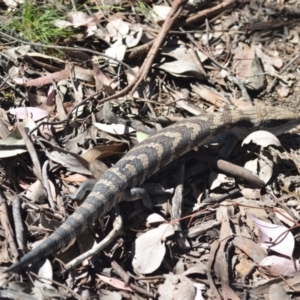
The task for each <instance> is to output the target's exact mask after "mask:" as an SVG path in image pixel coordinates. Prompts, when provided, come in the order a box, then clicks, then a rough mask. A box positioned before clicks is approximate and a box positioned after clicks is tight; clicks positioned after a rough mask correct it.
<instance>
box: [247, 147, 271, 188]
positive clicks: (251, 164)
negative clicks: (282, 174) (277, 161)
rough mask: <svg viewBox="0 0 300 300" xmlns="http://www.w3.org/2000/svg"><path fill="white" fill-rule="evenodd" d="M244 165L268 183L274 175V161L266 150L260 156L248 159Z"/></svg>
mask: <svg viewBox="0 0 300 300" xmlns="http://www.w3.org/2000/svg"><path fill="white" fill-rule="evenodd" d="M244 167H245V168H246V169H247V170H249V171H251V172H252V173H253V174H257V175H258V176H259V178H260V179H261V180H263V181H264V182H265V183H266V184H267V183H268V182H269V180H270V179H271V177H272V175H273V168H274V162H273V160H272V158H271V157H270V155H268V153H266V152H265V151H264V152H262V153H260V155H259V157H258V158H256V159H253V160H249V161H247V162H246V163H245V166H244Z"/></svg>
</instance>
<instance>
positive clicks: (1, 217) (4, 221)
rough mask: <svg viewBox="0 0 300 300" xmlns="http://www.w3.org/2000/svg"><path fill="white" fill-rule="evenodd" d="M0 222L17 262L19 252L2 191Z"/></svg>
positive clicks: (14, 259) (0, 197) (0, 196)
mask: <svg viewBox="0 0 300 300" xmlns="http://www.w3.org/2000/svg"><path fill="white" fill-rule="evenodd" d="M0 222H1V226H2V229H3V230H4V234H5V241H6V243H7V244H8V245H9V248H10V251H11V254H12V257H13V262H15V261H17V257H18V256H19V253H18V249H17V247H16V243H15V241H14V238H13V232H12V229H11V226H10V222H9V218H8V212H7V207H6V201H5V200H4V198H3V197H2V195H1V193H0Z"/></svg>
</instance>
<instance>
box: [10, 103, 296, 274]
mask: <svg viewBox="0 0 300 300" xmlns="http://www.w3.org/2000/svg"><path fill="white" fill-rule="evenodd" d="M299 123H300V118H299V116H298V114H297V113H296V112H291V111H289V110H286V109H278V108H271V107H255V108H250V109H247V110H237V111H225V112H220V113H212V114H203V115H200V116H196V117H191V118H188V119H186V120H183V121H180V122H178V123H175V124H173V125H171V126H169V127H167V128H164V129H163V130H161V131H159V132H157V133H155V134H154V135H151V136H149V137H148V138H147V139H146V140H145V141H143V142H142V143H140V144H139V145H137V146H136V147H134V148H133V149H131V150H130V151H129V152H128V153H127V154H126V155H125V156H124V157H123V158H122V159H120V160H119V161H118V162H117V163H116V164H115V165H114V166H113V167H111V168H110V169H109V170H107V171H106V172H105V173H104V174H103V175H102V176H101V177H100V178H99V179H98V181H97V183H96V185H95V186H94V188H93V190H92V192H91V193H90V194H89V195H88V197H87V199H86V200H85V201H84V202H83V203H82V205H81V206H80V207H79V208H78V209H77V210H76V211H75V212H74V213H73V214H72V215H71V216H70V217H69V218H68V219H67V220H66V221H65V222H64V223H63V224H62V225H61V226H60V227H59V228H58V229H56V230H55V231H54V232H53V233H52V234H51V235H50V236H49V237H48V238H47V239H45V241H43V242H42V243H41V244H40V245H39V246H37V247H36V248H34V249H33V250H31V251H30V252H29V253H27V254H26V255H25V256H23V257H22V258H21V259H20V260H19V261H18V262H16V263H14V264H13V265H11V266H10V267H9V268H8V269H7V270H6V272H10V271H12V272H16V271H18V270H20V269H22V268H24V267H25V266H27V265H29V264H32V263H34V262H36V261H37V260H39V259H41V258H43V257H45V256H47V255H49V254H51V253H53V252H54V251H56V250H57V249H59V248H61V247H63V246H64V245H66V244H67V243H68V242H69V241H71V240H72V239H74V238H75V237H76V236H77V235H78V234H80V233H81V232H83V230H85V229H86V228H87V227H88V226H89V225H91V224H92V223H93V222H95V221H96V220H97V218H99V217H103V216H104V215H105V214H106V213H107V212H108V211H109V210H110V209H111V208H112V207H114V206H115V205H117V203H118V200H119V197H120V195H121V194H122V192H124V191H125V189H126V188H130V187H135V186H138V185H139V184H141V183H143V182H144V181H145V180H146V179H147V178H149V177H150V176H151V175H152V174H154V173H156V172H157V171H158V170H159V169H160V168H162V167H163V166H165V165H167V164H168V163H170V162H172V161H174V160H175V159H177V158H178V157H180V156H181V155H183V154H185V153H187V152H188V151H190V150H192V149H194V148H195V147H198V146H201V145H204V144H207V143H209V142H211V141H213V140H215V139H216V138H217V137H218V136H220V134H222V133H224V132H228V131H233V132H234V133H236V134H237V135H238V136H239V138H240V139H241V138H243V137H245V136H246V135H247V134H248V133H250V132H253V131H255V130H258V129H264V130H267V131H270V132H272V133H274V134H276V135H279V134H281V133H284V132H286V131H288V130H290V129H291V128H293V127H295V126H297V125H299Z"/></svg>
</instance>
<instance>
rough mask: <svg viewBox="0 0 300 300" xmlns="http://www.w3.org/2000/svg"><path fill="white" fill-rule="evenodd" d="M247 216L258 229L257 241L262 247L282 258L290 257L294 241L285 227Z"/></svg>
mask: <svg viewBox="0 0 300 300" xmlns="http://www.w3.org/2000/svg"><path fill="white" fill-rule="evenodd" d="M247 215H248V217H249V218H250V219H251V220H252V221H253V222H254V224H255V225H256V226H257V227H258V229H259V234H258V240H259V241H260V242H261V243H262V245H263V246H265V247H266V248H268V249H270V250H272V251H275V252H277V253H279V254H282V255H284V256H287V257H292V255H293V252H294V247H295V239H294V237H293V235H292V233H291V232H290V231H289V229H288V228H287V227H284V226H280V225H275V224H271V223H267V222H264V221H262V220H260V219H258V218H256V217H255V216H254V215H251V214H247Z"/></svg>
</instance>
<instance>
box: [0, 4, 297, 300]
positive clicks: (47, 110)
mask: <svg viewBox="0 0 300 300" xmlns="http://www.w3.org/2000/svg"><path fill="white" fill-rule="evenodd" d="M28 3H29V2H28ZM28 3H25V4H21V3H18V2H15V1H14V2H10V1H5V2H4V4H3V6H2V8H1V12H2V15H3V24H6V25H5V26H4V25H3V27H2V28H1V33H0V40H1V57H2V59H1V66H0V68H1V73H0V78H1V81H2V83H1V85H0V86H1V89H0V97H1V108H0V116H1V118H0V137H1V140H0V157H1V159H0V169H1V183H2V184H1V190H2V194H1V198H0V205H1V227H0V228H1V229H0V234H1V238H0V240H1V270H2V271H3V270H5V268H6V267H7V266H8V265H10V264H11V262H12V261H14V260H16V257H17V256H18V254H19V255H23V254H24V253H25V252H27V251H28V250H30V249H32V248H33V247H36V245H37V244H39V243H41V242H42V241H43V240H45V239H47V237H48V236H49V235H50V234H51V232H53V230H55V228H57V227H58V226H59V225H61V224H62V223H63V222H64V220H65V219H66V218H67V217H68V216H69V215H71V214H72V212H73V211H74V210H75V209H76V207H78V206H79V205H80V204H81V201H82V200H80V199H77V200H74V199H73V197H72V195H74V194H75V193H76V191H77V189H78V187H79V186H80V184H81V183H82V182H88V181H87V180H88V179H91V178H98V177H99V176H101V174H103V173H104V172H105V171H106V170H107V169H108V168H109V167H111V166H113V165H114V163H115V162H116V161H118V160H119V159H120V158H121V157H122V156H123V155H124V154H125V153H126V152H127V151H128V150H129V149H131V148H132V147H134V146H135V145H137V144H138V143H140V142H141V141H142V140H144V139H146V138H147V137H148V136H149V135H150V134H151V133H153V132H156V131H158V130H160V129H161V128H163V127H165V126H168V125H170V124H171V123H173V122H175V121H177V120H180V119H183V118H186V117H188V116H192V115H199V114H202V113H205V112H213V111H216V110H218V109H219V108H223V109H224V108H225V109H232V108H233V107H234V106H235V107H237V108H246V107H249V106H252V105H256V106H259V105H273V106H280V107H289V108H290V109H291V110H296V111H299V109H298V107H299V84H298V82H300V81H299V70H298V69H299V67H298V65H299V63H300V56H299V54H298V53H299V32H300V27H299V25H298V24H299V20H298V18H297V12H298V8H297V4H296V2H295V1H284V3H281V4H277V3H271V2H269V1H250V2H239V3H237V2H236V1H232V0H226V1H213V2H210V1H189V2H188V3H187V4H186V5H185V6H184V9H183V10H182V12H181V14H180V16H176V17H175V18H173V20H172V19H170V15H169V12H170V10H172V7H176V5H178V1H176V0H175V1H174V3H173V6H172V7H171V6H169V5H167V3H161V2H155V3H150V2H147V3H144V2H140V1H133V2H126V3H123V2H118V1H115V2H113V1H106V2H105V4H103V5H97V4H93V5H91V3H88V2H87V3H85V4H84V7H85V8H84V9H82V7H81V6H74V7H73V9H71V6H69V4H68V3H65V2H62V3H56V5H55V6H53V3H52V2H51V3H50V2H48V1H46V3H43V5H41V9H40V12H39V15H34V16H33V15H32V16H30V18H31V21H32V24H33V23H34V22H33V21H35V22H41V20H42V17H43V9H45V5H46V7H47V5H48V7H47V9H49V7H51V8H52V9H55V10H57V19H56V20H53V21H51V22H50V21H49V22H48V23H49V24H48V25H47V23H40V24H43V25H40V26H49V29H48V30H49V31H50V30H51V29H52V28H53V27H55V28H56V29H57V28H58V29H60V30H62V31H63V32H64V34H67V35H64V36H61V37H60V36H59V35H58V36H57V38H56V40H52V41H51V43H50V45H49V44H48V45H45V44H40V43H36V41H31V40H30V39H29V38H27V37H26V35H25V34H26V33H25V32H20V31H18V30H16V28H18V27H17V23H16V22H19V20H20V17H19V16H18V13H17V12H18V11H23V12H25V11H27V12H28V11H30V9H31V7H34V8H37V7H38V5H39V3H30V4H28ZM28 5H29V6H28ZM53 7H55V8H53ZM22 18H23V19H22V20H23V21H24V22H25V21H26V19H25V18H28V15H27V16H26V15H25V14H23V15H22ZM34 18H36V19H34ZM174 20H176V22H175V23H174V22H173V21H174ZM28 24H29V23H28ZM45 24H46V25H45ZM168 24H169V25H170V26H169V28H168ZM170 29H171V30H170ZM32 30H33V29H31V31H32ZM66 36H67V37H66ZM41 40H43V41H44V40H45V39H44V37H43V39H41ZM151 47H152V48H151ZM155 47H156V50H155ZM149 57H150V58H149ZM152 58H153V59H154V60H152V61H151V59H152ZM139 80H140V81H139ZM104 103H105V104H104ZM226 140H229V138H225V142H226ZM227 143H228V142H227ZM230 143H232V144H233V143H234V145H235V146H233V147H229V148H231V150H230V151H229V150H228V149H227V150H226V146H224V140H223V141H221V143H220V141H216V143H213V144H212V145H206V146H205V147H201V148H200V149H195V150H197V151H193V152H192V153H189V154H187V155H186V156H184V157H183V158H182V159H180V161H178V162H177V163H178V164H180V165H181V166H183V165H184V172H183V173H179V170H180V168H178V166H177V165H176V164H175V163H172V164H170V165H169V166H167V167H166V168H164V169H163V170H160V172H158V173H157V174H155V175H154V176H152V177H151V178H150V179H149V180H147V182H146V183H145V184H144V185H143V192H142V194H140V193H141V191H140V190H138V191H131V193H130V194H131V195H129V196H128V195H124V197H123V198H122V196H121V195H120V200H133V199H135V200H136V199H138V198H142V199H143V200H142V201H140V200H139V201H134V202H132V201H129V202H127V201H126V202H125V201H124V202H123V201H122V202H121V203H120V205H119V206H120V215H119V213H118V212H116V211H115V212H111V213H109V214H108V216H106V217H105V218H103V219H102V220H98V221H97V222H96V223H95V224H90V227H89V228H88V229H87V230H86V231H85V232H84V233H83V234H81V235H80V236H79V237H77V239H76V240H73V241H72V242H71V243H70V244H69V245H66V246H65V247H64V248H63V249H61V250H60V251H58V252H57V253H54V254H53V255H50V256H49V257H47V259H45V260H43V261H41V262H40V263H38V264H34V265H33V266H30V268H29V269H28V270H26V271H25V270H23V272H22V273H23V274H22V276H21V274H17V275H15V276H13V277H9V275H8V274H5V273H2V272H1V276H0V278H1V291H0V298H4V297H5V298H10V299H16V298H20V297H22V298H24V299H49V298H51V299H56V298H57V299H74V298H75V299H85V298H90V299H122V298H129V297H130V298H134V299H141V298H143V299H149V298H156V299H242V298H244V295H245V294H246V293H247V294H248V295H249V299H254V298H256V297H258V296H259V297H269V298H270V299H276V295H277V296H278V295H279V294H280V299H285V298H287V299H288V297H289V295H290V296H292V297H293V299H298V298H299V296H298V292H297V291H298V289H299V284H300V277H299V274H298V273H299V244H298V241H299V225H298V220H299V218H300V214H299V210H300V205H299V195H300V194H299V193H300V180H299V171H298V170H299V167H298V166H299V163H300V158H299V144H300V143H299V136H298V135H297V130H295V131H294V132H292V133H288V134H285V135H283V136H281V137H279V138H277V137H275V136H272V135H270V134H269V133H266V132H256V133H253V134H251V135H250V136H248V137H247V138H246V139H245V141H244V145H243V146H241V144H240V143H238V144H236V142H235V141H234V139H230ZM225 144H226V143H225ZM227 147H228V145H227ZM224 153H226V155H225V154H224ZM224 162H225V163H224ZM227 162H230V163H231V164H230V165H229V164H227ZM221 166H222V167H221ZM249 172H250V173H249ZM237 174H238V175H237ZM250 174H251V180H250V179H249V178H250ZM180 187H181V188H180ZM182 187H183V188H182ZM178 190H179V191H183V192H179V194H178V192H176V193H175V194H176V195H175V194H174V191H178ZM144 191H146V195H145V194H144V193H145V192H144ZM16 196H18V197H17V198H16ZM148 198H150V199H151V203H152V205H153V207H152V209H149V207H150V206H151V205H149V203H148V204H146V207H145V201H146V200H147V199H148ZM19 201H20V202H19ZM18 203H19V204H18ZM173 207H179V208H180V209H179V210H178V209H177V212H178V211H179V217H178V216H177V218H176V219H173V217H174V216H173V215H172V214H173V213H174V211H176V209H175V210H174V209H173ZM11 212H12V213H11ZM153 212H155V213H153ZM18 224H21V225H22V226H20V225H18ZM23 227H24V228H25V232H23V230H22V229H21V228H23ZM20 230H21V231H20ZM24 245H25V247H24ZM288 293H289V294H288ZM277 299H278V298H277Z"/></svg>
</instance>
